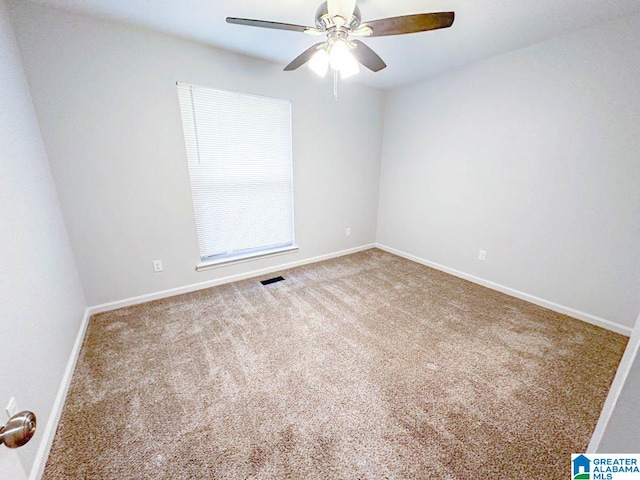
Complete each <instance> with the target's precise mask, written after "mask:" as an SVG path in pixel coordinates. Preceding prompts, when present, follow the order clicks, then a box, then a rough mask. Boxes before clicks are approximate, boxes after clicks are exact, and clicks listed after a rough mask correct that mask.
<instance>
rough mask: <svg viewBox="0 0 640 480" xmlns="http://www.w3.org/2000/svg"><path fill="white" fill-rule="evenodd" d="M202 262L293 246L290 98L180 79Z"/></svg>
mask: <svg viewBox="0 0 640 480" xmlns="http://www.w3.org/2000/svg"><path fill="white" fill-rule="evenodd" d="M178 96H179V99H180V109H181V112H182V125H183V128H184V137H185V145H186V149H187V161H188V165H189V175H190V178H191V193H192V197H193V208H194V211H195V218H196V229H197V232H198V245H199V248H200V256H201V257H202V259H203V260H216V259H224V258H231V257H235V256H244V255H247V254H251V253H254V252H255V253H257V254H260V253H264V252H267V251H270V250H276V249H278V248H283V247H287V246H291V245H293V244H294V227H293V166H292V154H291V102H289V101H288V100H281V99H276V98H266V97H259V96H255V95H248V94H243V93H235V92H226V91H221V90H213V89H210V88H205V87H199V86H194V85H189V84H184V83H178Z"/></svg>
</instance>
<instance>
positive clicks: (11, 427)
mask: <svg viewBox="0 0 640 480" xmlns="http://www.w3.org/2000/svg"><path fill="white" fill-rule="evenodd" d="M35 432H36V416H35V415H34V414H33V413H32V412H20V413H16V414H15V415H14V416H13V417H11V418H10V419H9V421H8V422H7V424H6V425H5V426H4V427H1V428H0V445H2V444H3V443H4V444H5V445H6V446H7V447H9V448H18V447H21V446H23V445H24V444H25V443H27V442H28V441H29V440H31V437H33V434H34V433H35Z"/></svg>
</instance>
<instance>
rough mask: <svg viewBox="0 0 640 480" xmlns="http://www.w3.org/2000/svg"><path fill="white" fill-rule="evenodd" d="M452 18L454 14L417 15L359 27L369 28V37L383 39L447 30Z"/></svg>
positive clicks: (375, 21)
mask: <svg viewBox="0 0 640 480" xmlns="http://www.w3.org/2000/svg"><path fill="white" fill-rule="evenodd" d="M454 17H455V13H454V12H439V13H417V14H415V15H404V16H402V17H391V18H383V19H381V20H373V21H371V22H363V23H362V25H361V26H368V27H371V29H372V30H373V32H372V33H371V35H369V36H370V37H384V36H387V35H403V34H405V33H416V32H426V31H427V30H437V29H439V28H447V27H450V26H451V25H452V24H453V19H454Z"/></svg>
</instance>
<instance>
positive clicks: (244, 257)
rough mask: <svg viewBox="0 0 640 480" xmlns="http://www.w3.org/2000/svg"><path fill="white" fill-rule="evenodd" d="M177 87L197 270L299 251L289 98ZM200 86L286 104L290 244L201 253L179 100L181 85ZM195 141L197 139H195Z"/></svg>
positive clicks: (179, 85) (291, 107)
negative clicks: (287, 107) (197, 258)
mask: <svg viewBox="0 0 640 480" xmlns="http://www.w3.org/2000/svg"><path fill="white" fill-rule="evenodd" d="M176 87H177V93H178V100H179V102H178V103H179V110H180V119H181V121H180V123H181V127H182V132H183V140H184V145H185V154H186V160H187V161H186V167H187V172H188V178H189V190H190V193H191V206H192V209H193V213H194V229H195V233H196V238H197V243H198V250H199V257H200V261H199V262H198V263H197V264H196V267H195V268H196V271H198V272H200V271H205V270H209V269H212V268H218V267H223V266H227V265H232V264H237V263H244V262H249V261H253V260H259V259H262V258H267V257H273V256H279V255H285V254H289V253H295V252H297V251H298V250H299V247H298V245H297V243H296V238H295V237H296V236H295V181H294V177H295V175H294V163H293V112H292V109H293V105H292V102H291V100H289V99H283V98H277V97H269V96H264V95H257V94H254V93H247V92H239V91H233V90H223V89H219V88H212V87H205V86H202V85H197V84H193V83H188V82H176ZM185 87H186V88H196V89H198V88H200V89H207V90H211V91H215V92H221V93H223V94H231V95H238V96H244V97H256V98H258V99H263V100H264V99H266V100H274V101H278V102H282V101H284V102H287V103H288V104H289V139H290V142H291V158H290V161H291V166H290V170H291V200H290V201H291V243H288V242H287V244H282V245H275V246H273V247H271V248H269V246H266V247H254V248H247V249H244V250H236V251H234V252H232V253H227V254H216V255H210V256H202V250H201V248H200V246H199V244H200V233H199V230H198V222H196V221H195V220H196V217H195V210H196V205H195V202H196V199H195V196H194V187H193V180H192V172H191V167H190V158H189V153H188V150H189V146H188V144H187V142H188V141H187V138H186V130H185V125H184V112H183V106H182V102H181V101H180V89H181V88H185ZM191 108H192V109H193V108H194V107H193V106H192V107H191ZM195 128H196V129H197V128H198V127H197V125H196V127H195ZM196 141H197V139H196ZM197 148H198V149H199V148H200V147H199V146H198V147H197Z"/></svg>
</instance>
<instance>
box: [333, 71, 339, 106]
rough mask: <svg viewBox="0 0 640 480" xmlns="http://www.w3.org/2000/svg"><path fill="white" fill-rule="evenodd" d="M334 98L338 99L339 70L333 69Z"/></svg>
mask: <svg viewBox="0 0 640 480" xmlns="http://www.w3.org/2000/svg"><path fill="white" fill-rule="evenodd" d="M333 98H335V99H336V102H337V101H338V71H337V70H334V71H333Z"/></svg>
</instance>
